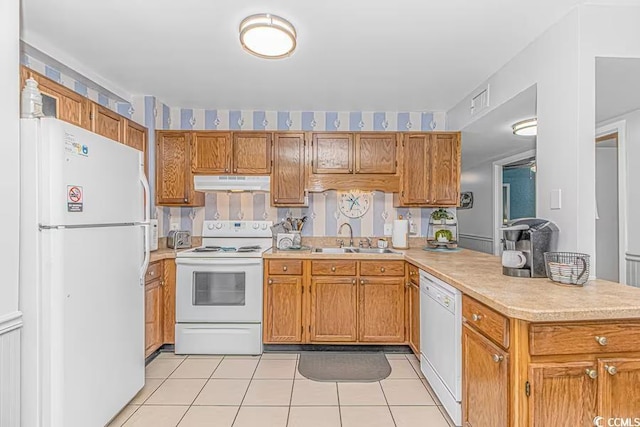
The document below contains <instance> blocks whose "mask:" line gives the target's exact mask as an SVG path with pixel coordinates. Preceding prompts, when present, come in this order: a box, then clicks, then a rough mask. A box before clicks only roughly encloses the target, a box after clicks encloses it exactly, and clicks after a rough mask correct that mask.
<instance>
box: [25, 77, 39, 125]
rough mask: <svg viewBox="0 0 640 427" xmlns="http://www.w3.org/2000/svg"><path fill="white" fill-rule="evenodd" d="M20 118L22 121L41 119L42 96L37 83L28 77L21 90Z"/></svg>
mask: <svg viewBox="0 0 640 427" xmlns="http://www.w3.org/2000/svg"><path fill="white" fill-rule="evenodd" d="M21 101H22V103H21V106H22V108H21V111H20V117H22V118H24V119H33V118H36V117H43V116H44V114H43V113H42V94H41V93H40V89H38V82H37V81H35V80H34V79H32V78H31V77H29V78H28V79H27V81H26V82H25V85H24V88H23V89H22V99H21Z"/></svg>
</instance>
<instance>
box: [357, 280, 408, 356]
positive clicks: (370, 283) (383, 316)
mask: <svg viewBox="0 0 640 427" xmlns="http://www.w3.org/2000/svg"><path fill="white" fill-rule="evenodd" d="M359 294H360V302H359V309H358V312H359V315H360V319H359V331H358V332H359V333H358V340H359V341H360V342H385V343H390V342H397V343H402V342H404V279H403V278H386V277H366V278H365V277H362V278H361V279H360V290H359Z"/></svg>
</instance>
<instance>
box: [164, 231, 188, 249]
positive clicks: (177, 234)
mask: <svg viewBox="0 0 640 427" xmlns="http://www.w3.org/2000/svg"><path fill="white" fill-rule="evenodd" d="M167 247H169V248H171V249H183V248H190V247H191V233H189V232H188V231H179V230H171V231H169V235H168V236H167Z"/></svg>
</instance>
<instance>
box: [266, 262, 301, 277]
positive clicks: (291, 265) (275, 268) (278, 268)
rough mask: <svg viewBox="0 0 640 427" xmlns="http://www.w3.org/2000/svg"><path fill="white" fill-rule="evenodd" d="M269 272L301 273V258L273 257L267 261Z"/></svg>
mask: <svg viewBox="0 0 640 427" xmlns="http://www.w3.org/2000/svg"><path fill="white" fill-rule="evenodd" d="M269 274H291V275H301V274H302V260H301V259H274V260H271V261H269Z"/></svg>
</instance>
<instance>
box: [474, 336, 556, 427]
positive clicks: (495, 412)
mask: <svg viewBox="0 0 640 427" xmlns="http://www.w3.org/2000/svg"><path fill="white" fill-rule="evenodd" d="M508 390H509V356H508V354H507V353H505V352H504V351H503V350H501V349H500V348H499V347H497V346H496V345H494V344H493V343H492V342H491V341H489V340H488V339H486V338H485V337H483V336H481V335H480V334H478V333H477V332H474V331H473V330H472V329H470V328H469V327H468V326H467V325H463V327H462V425H464V426H472V427H489V426H490V427H506V426H507V425H508V421H509V420H508V411H509V394H508ZM549 425H551V424H549Z"/></svg>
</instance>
